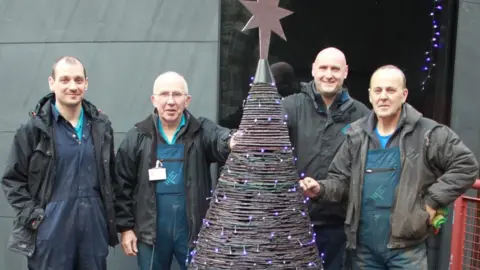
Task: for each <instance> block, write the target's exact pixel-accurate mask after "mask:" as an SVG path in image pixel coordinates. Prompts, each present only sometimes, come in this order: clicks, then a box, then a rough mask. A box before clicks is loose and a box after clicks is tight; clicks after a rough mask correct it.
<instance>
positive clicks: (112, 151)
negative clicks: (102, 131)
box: [108, 127, 119, 200]
mask: <svg viewBox="0 0 480 270" xmlns="http://www.w3.org/2000/svg"><path fill="white" fill-rule="evenodd" d="M108 133H109V134H110V136H111V137H112V139H111V143H110V164H109V172H110V179H111V183H112V189H113V195H114V196H113V198H114V199H115V200H116V194H117V193H118V190H119V185H118V181H117V174H116V172H115V132H114V131H113V128H112V127H110V130H109V131H108Z"/></svg>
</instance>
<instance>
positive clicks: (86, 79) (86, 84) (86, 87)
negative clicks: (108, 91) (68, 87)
mask: <svg viewBox="0 0 480 270" xmlns="http://www.w3.org/2000/svg"><path fill="white" fill-rule="evenodd" d="M87 89H88V78H85V90H87Z"/></svg>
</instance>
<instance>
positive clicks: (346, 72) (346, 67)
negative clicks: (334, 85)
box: [344, 65, 348, 79]
mask: <svg viewBox="0 0 480 270" xmlns="http://www.w3.org/2000/svg"><path fill="white" fill-rule="evenodd" d="M347 77H348V65H345V78H344V79H346V78H347Z"/></svg>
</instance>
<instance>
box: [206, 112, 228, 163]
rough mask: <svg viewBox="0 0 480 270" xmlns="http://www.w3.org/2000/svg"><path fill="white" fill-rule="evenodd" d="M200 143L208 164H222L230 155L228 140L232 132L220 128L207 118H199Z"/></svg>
mask: <svg viewBox="0 0 480 270" xmlns="http://www.w3.org/2000/svg"><path fill="white" fill-rule="evenodd" d="M198 120H199V121H200V123H201V128H202V131H201V132H202V134H201V136H202V142H203V145H204V147H205V151H206V153H205V154H206V156H207V161H208V162H209V163H216V162H219V163H224V162H225V161H226V160H227V158H228V154H230V146H229V143H230V139H231V137H232V133H233V130H230V129H228V128H224V127H221V126H219V125H217V124H215V123H214V122H212V121H211V120H208V119H207V118H203V117H199V118H198Z"/></svg>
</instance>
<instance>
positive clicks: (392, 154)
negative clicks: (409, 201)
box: [353, 133, 425, 270]
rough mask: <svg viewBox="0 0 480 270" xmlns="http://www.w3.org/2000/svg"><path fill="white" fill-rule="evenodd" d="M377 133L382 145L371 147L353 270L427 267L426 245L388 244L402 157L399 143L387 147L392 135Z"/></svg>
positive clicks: (366, 168)
mask: <svg viewBox="0 0 480 270" xmlns="http://www.w3.org/2000/svg"><path fill="white" fill-rule="evenodd" d="M377 137H378V139H379V141H380V143H381V145H382V148H379V149H373V150H369V151H368V154H367V161H366V164H365V175H364V182H363V190H362V201H361V215H360V224H359V230H358V245H357V248H356V250H355V251H354V252H353V270H373V269H385V270H387V269H423V268H422V267H421V266H420V265H418V264H419V262H420V260H421V258H422V257H421V256H422V250H421V249H422V247H417V248H414V249H408V250H407V249H390V248H388V247H387V245H388V242H389V239H390V232H391V224H390V213H391V211H392V207H393V205H394V203H395V193H396V192H395V191H396V188H397V185H398V183H399V181H400V173H401V160H400V149H399V148H398V147H392V148H385V147H386V145H387V141H388V139H389V137H388V136H380V135H379V134H378V133H377ZM423 255H425V253H423ZM417 267H421V268H417Z"/></svg>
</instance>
